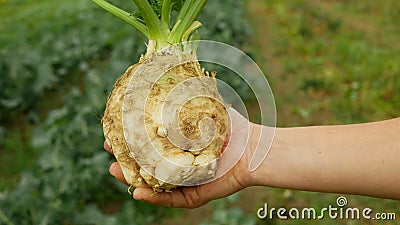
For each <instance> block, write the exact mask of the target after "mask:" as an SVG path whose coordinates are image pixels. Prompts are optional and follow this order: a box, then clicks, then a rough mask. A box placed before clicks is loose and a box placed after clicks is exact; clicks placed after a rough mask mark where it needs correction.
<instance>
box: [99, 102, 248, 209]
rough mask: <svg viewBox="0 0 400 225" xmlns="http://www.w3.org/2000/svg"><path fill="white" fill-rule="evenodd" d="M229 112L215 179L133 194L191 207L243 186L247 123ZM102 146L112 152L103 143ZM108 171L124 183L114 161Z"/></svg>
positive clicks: (154, 202)
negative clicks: (228, 127)
mask: <svg viewBox="0 0 400 225" xmlns="http://www.w3.org/2000/svg"><path fill="white" fill-rule="evenodd" d="M229 114H230V116H231V121H232V129H231V130H232V133H231V135H230V140H229V143H227V146H226V149H225V150H224V153H223V154H222V157H221V159H220V162H219V166H218V171H217V177H219V178H218V179H216V180H214V181H212V182H209V183H206V184H203V185H199V186H194V187H183V188H178V189H175V190H173V191H172V192H169V193H157V194H154V192H153V190H152V189H150V188H136V189H135V191H134V198H135V199H137V200H143V201H146V202H149V203H152V204H156V205H164V206H171V207H177V208H194V207H198V206H201V205H203V204H205V203H207V202H209V201H211V200H214V199H218V198H222V197H226V196H228V195H231V194H233V193H235V192H237V191H239V190H241V189H243V188H245V187H246V186H247V181H246V180H247V179H246V177H245V176H244V174H245V171H247V167H248V165H249V159H250V157H251V155H250V151H245V150H246V148H247V139H248V138H247V137H248V136H249V132H250V131H251V130H250V128H251V127H250V123H249V122H248V120H247V119H245V118H244V117H242V116H241V115H240V114H239V113H238V112H237V111H236V110H234V109H230V110H229ZM105 148H106V149H107V150H109V151H110V152H112V151H111V149H110V148H109V147H108V146H107V145H106V144H105ZM110 173H111V174H112V175H114V176H115V177H116V178H117V179H119V180H120V181H121V182H123V183H125V184H126V181H125V179H124V176H123V174H122V171H121V168H120V167H119V164H117V163H114V164H113V165H112V166H111V167H110Z"/></svg>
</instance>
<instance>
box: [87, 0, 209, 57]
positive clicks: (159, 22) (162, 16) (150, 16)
mask: <svg viewBox="0 0 400 225" xmlns="http://www.w3.org/2000/svg"><path fill="white" fill-rule="evenodd" d="M92 1H94V2H95V3H96V4H98V5H99V6H100V7H102V8H103V9H105V10H107V11H108V12H110V13H112V14H114V15H115V16H117V17H119V18H120V19H122V20H124V21H125V22H127V23H129V24H130V25H132V26H133V27H135V28H136V29H138V30H139V31H140V32H142V33H143V34H144V35H146V37H147V38H149V39H150V40H153V41H155V43H156V44H155V48H156V50H160V49H162V48H164V47H167V46H168V45H170V44H179V43H181V42H185V41H188V40H189V39H190V36H191V35H192V34H193V33H194V32H195V31H197V30H198V29H199V28H200V27H201V23H200V22H198V21H196V19H197V17H198V16H199V14H200V12H201V11H202V10H203V8H204V6H205V4H206V3H207V0H184V3H183V4H182V6H180V9H178V15H177V18H176V21H175V22H174V23H173V24H171V17H172V16H171V14H172V9H175V7H174V4H176V1H174V0H163V1H161V3H162V4H161V6H160V5H158V4H159V3H158V1H155V0H133V2H134V3H135V5H136V6H137V8H138V10H139V13H140V16H141V17H140V19H139V18H135V17H134V16H133V14H130V13H127V12H125V11H124V10H122V9H119V8H118V7H116V6H114V5H112V4H110V3H108V2H107V1H106V0H92ZM154 9H156V10H154ZM142 19H143V20H142ZM170 25H172V29H170ZM152 46H153V44H152Z"/></svg>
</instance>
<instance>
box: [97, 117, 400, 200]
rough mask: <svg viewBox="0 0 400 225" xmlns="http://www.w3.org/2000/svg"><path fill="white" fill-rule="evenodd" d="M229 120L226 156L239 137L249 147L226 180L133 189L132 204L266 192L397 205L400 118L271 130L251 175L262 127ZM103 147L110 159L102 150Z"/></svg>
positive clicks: (117, 172) (117, 170)
mask: <svg viewBox="0 0 400 225" xmlns="http://www.w3.org/2000/svg"><path fill="white" fill-rule="evenodd" d="M234 120H235V121H237V122H236V123H234V124H233V126H232V130H233V133H232V135H231V137H232V138H231V139H230V140H231V142H233V143H232V145H231V144H229V146H231V147H229V146H228V148H227V149H226V151H235V152H236V151H242V150H243V149H239V148H238V149H235V147H234V146H243V145H242V143H243V142H246V139H247V135H245V134H249V142H248V143H247V147H246V148H245V152H244V154H243V156H242V157H241V158H240V160H239V161H238V163H237V164H236V165H235V166H234V167H233V168H232V169H231V170H230V171H229V172H228V173H227V174H225V175H224V176H222V177H221V178H219V179H217V180H215V181H213V182H211V183H207V184H204V185H200V186H196V187H185V188H179V189H176V190H173V191H172V192H171V193H157V194H154V192H153V190H151V189H149V188H136V189H135V191H134V193H133V196H134V198H135V199H136V200H142V201H145V202H148V203H151V204H156V205H163V206H171V207H176V208H196V207H199V206H201V205H203V204H205V203H207V202H209V201H211V200H214V199H218V198H223V197H226V196H229V195H231V194H233V193H235V192H237V191H240V190H241V189H244V188H246V187H249V186H269V187H279V188H288V189H294V190H306V191H317V192H330V193H346V194H357V195H365V196H373V197H379V198H388V199H397V200H400V166H398V165H399V162H400V118H397V119H392V120H387V121H381V122H374V123H366V124H352V125H338V126H315V127H295V128H277V129H276V133H275V139H274V141H273V144H272V146H271V149H270V152H269V154H268V156H267V158H266V159H265V160H264V162H263V163H262V164H261V166H260V167H259V168H258V169H256V170H255V171H253V172H250V171H249V169H248V168H249V163H250V160H251V157H252V155H253V153H254V151H255V150H256V147H257V143H258V141H259V140H258V137H259V133H260V131H261V130H262V128H263V127H262V126H260V125H257V124H252V123H248V121H247V120H246V119H245V118H243V117H241V116H237V115H236V116H235V118H234ZM249 124H250V129H249V130H247V127H248V125H249ZM247 132H249V133H247ZM235 143H238V144H237V145H236V144H235ZM104 147H105V149H107V150H108V151H109V152H111V153H112V150H111V149H110V147H109V146H107V144H105V145H104ZM262 150H265V151H267V149H262ZM224 160H225V161H228V160H226V159H224V158H222V159H221V160H220V161H221V163H224ZM110 173H111V174H112V175H113V176H115V177H116V178H117V179H118V180H120V181H121V182H123V183H125V184H126V181H125V179H124V177H123V175H122V172H121V168H120V166H119V164H118V163H116V162H115V163H113V164H112V165H111V167H110Z"/></svg>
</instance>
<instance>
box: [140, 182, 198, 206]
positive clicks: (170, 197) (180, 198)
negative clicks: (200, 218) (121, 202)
mask: <svg viewBox="0 0 400 225" xmlns="http://www.w3.org/2000/svg"><path fill="white" fill-rule="evenodd" d="M189 189H192V188H182V189H175V190H172V192H161V193H156V192H154V191H153V190H152V189H150V188H143V187H139V188H136V189H135V191H134V192H133V197H134V198H135V199H136V200H142V201H145V202H147V203H150V204H153V205H159V206H168V207H174V208H194V207H197V206H199V205H201V203H200V202H188V201H187V196H185V194H184V193H185V190H186V191H188V190H189ZM189 192H190V190H189Z"/></svg>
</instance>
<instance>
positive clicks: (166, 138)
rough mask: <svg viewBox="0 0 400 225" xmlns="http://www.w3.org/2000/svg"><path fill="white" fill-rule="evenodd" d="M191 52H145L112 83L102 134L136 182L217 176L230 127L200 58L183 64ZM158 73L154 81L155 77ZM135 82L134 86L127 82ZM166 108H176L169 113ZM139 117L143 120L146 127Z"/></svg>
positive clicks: (162, 183) (157, 185)
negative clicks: (200, 64) (186, 53)
mask: <svg viewBox="0 0 400 225" xmlns="http://www.w3.org/2000/svg"><path fill="white" fill-rule="evenodd" d="M190 57H192V56H191V55H180V54H170V53H168V52H164V53H157V54H154V55H152V56H150V57H149V56H146V58H147V59H143V60H141V62H140V63H139V64H136V65H134V66H131V67H130V68H129V69H128V70H127V71H126V73H125V74H124V75H123V76H122V77H121V78H120V79H119V80H117V82H116V84H115V85H114V90H113V92H112V93H111V95H110V97H109V99H108V102H107V108H106V111H105V113H104V117H103V119H102V122H103V129H104V135H105V138H106V141H107V143H108V144H109V145H110V146H111V147H112V149H113V151H114V153H115V157H116V159H117V161H118V162H119V163H120V165H121V168H122V171H123V174H124V177H125V179H126V181H127V182H128V183H129V185H131V186H132V187H141V186H149V187H152V188H153V189H154V190H155V191H158V192H161V191H168V190H171V189H173V188H175V187H177V185H176V184H186V183H195V182H199V181H202V180H206V179H210V178H212V177H213V176H215V172H216V169H217V168H216V161H217V159H218V157H219V156H220V154H221V150H222V147H223V145H224V142H225V138H226V132H227V131H226V130H227V112H226V107H225V105H224V104H223V101H222V98H221V96H220V95H219V93H218V90H217V88H216V84H215V80H214V79H209V77H208V75H207V74H205V73H204V72H202V71H201V69H200V67H199V64H198V63H197V62H196V63H194V62H186V63H182V64H180V63H181V62H184V61H187V60H188V58H190ZM177 64H180V65H178V66H175V67H171V65H177ZM165 71H167V72H165ZM160 75H161V77H160V78H159V79H155V80H157V82H152V78H151V77H152V76H153V77H159V76H160ZM193 78H195V79H193ZM196 78H204V79H196ZM131 80H132V81H131ZM186 81H187V84H185V85H180V86H179V87H178V88H177V85H178V84H182V83H185V82H186ZM130 82H131V84H129V83H130ZM132 83H133V84H134V87H132V86H129V85H132ZM128 86H129V87H128ZM127 88H128V89H127ZM177 89H178V90H177ZM171 92H172V93H173V92H176V93H175V94H174V95H171ZM193 96H204V97H196V98H193ZM147 97H148V98H147ZM171 99H172V100H171ZM175 100H177V101H176V102H175ZM124 101H125V105H123V104H124ZM171 102H175V103H171ZM182 103H183V104H182ZM168 104H169V105H168ZM143 106H145V107H143ZM162 107H167V108H168V107H169V108H171V109H176V110H169V111H168V110H167V112H168V115H165V109H164V112H163V111H162V110H163V108H162ZM140 109H142V110H140ZM143 109H144V112H143ZM122 110H124V112H122ZM163 113H164V115H163ZM122 115H124V121H123V116H122ZM162 115H163V116H162ZM125 117H128V119H127V118H125ZM204 118H208V119H204ZM131 121H133V122H131ZM140 121H145V123H143V124H144V126H143V127H142V129H141V127H140V126H138V124H140ZM123 123H125V124H123ZM176 128H178V130H179V132H178V131H177V130H176ZM143 130H145V131H146V132H145V133H138V132H142V131H143ZM124 132H125V135H124ZM180 132H181V134H183V136H182V135H179V134H180ZM125 137H127V140H125ZM170 140H171V141H173V142H174V143H171V142H170ZM194 140H196V141H194ZM149 142H151V144H149ZM154 149H156V150H157V151H154ZM160 156H162V157H164V158H166V159H167V160H160V159H159V157H160ZM135 159H136V160H135ZM137 162H140V165H142V167H140V166H139V164H138V163H137ZM171 163H172V164H171ZM173 164H177V165H180V166H181V167H175V166H171V165H173ZM150 174H152V175H155V176H156V177H157V178H160V180H159V179H156V178H155V177H154V176H152V175H150Z"/></svg>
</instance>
